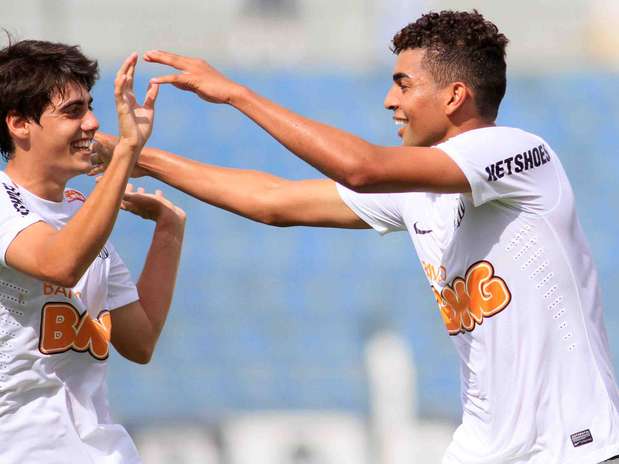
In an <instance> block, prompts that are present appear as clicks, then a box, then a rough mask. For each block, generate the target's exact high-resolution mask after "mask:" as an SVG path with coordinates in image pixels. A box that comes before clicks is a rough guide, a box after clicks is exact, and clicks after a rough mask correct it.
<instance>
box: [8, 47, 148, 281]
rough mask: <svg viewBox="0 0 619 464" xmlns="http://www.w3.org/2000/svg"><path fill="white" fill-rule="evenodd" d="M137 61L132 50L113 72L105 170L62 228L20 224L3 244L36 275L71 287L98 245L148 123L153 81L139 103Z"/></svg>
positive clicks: (12, 260)
mask: <svg viewBox="0 0 619 464" xmlns="http://www.w3.org/2000/svg"><path fill="white" fill-rule="evenodd" d="M136 62H137V55H136V54H133V55H132V56H130V57H129V58H127V60H125V62H124V63H123V65H122V66H121V67H120V69H119V71H118V73H117V75H116V80H115V84H114V95H115V101H116V111H117V115H118V124H119V129H120V134H121V135H120V141H119V143H118V144H117V145H116V147H115V148H114V156H113V159H112V161H111V162H110V165H109V167H108V170H107V171H106V173H105V175H104V176H103V178H102V179H101V181H100V182H99V183H98V184H97V186H96V187H95V189H94V190H93V192H92V193H91V194H90V195H89V196H88V199H87V200H86V202H85V203H84V205H83V206H82V207H81V208H80V210H79V211H78V212H77V213H76V215H75V216H74V217H73V218H71V220H70V221H69V222H68V223H67V225H66V226H65V227H63V228H62V229H60V230H56V229H54V228H53V227H52V226H50V225H49V224H47V223H44V222H38V223H35V224H33V225H31V226H29V227H27V228H26V229H24V230H22V231H21V232H20V233H19V234H18V235H17V236H16V237H15V238H14V239H13V241H12V242H11V244H10V245H9V246H8V248H7V251H6V256H5V258H6V262H7V264H8V265H9V266H11V267H13V268H14V269H17V270H18V271H20V272H23V273H25V274H28V275H30V276H33V277H35V278H37V279H40V280H45V281H48V282H52V283H55V284H58V285H62V286H65V287H73V286H74V285H75V284H76V283H77V281H78V280H79V279H80V278H81V276H82V275H83V274H84V272H85V271H86V269H87V268H88V266H90V264H91V263H92V261H93V260H94V259H95V257H96V256H97V254H98V253H99V251H100V250H101V248H103V246H104V244H105V242H106V241H107V239H108V237H109V235H110V233H111V231H112V227H113V225H114V222H115V220H116V216H117V214H118V209H119V206H120V202H121V199H122V197H123V192H124V190H125V186H126V185H127V180H128V178H129V175H130V173H131V170H132V169H133V166H134V164H135V162H136V159H137V157H138V155H139V153H140V150H141V149H142V147H143V146H144V143H145V142H146V140H147V139H148V136H149V135H150V132H151V129H152V121H153V112H154V103H155V99H156V96H157V86H156V85H154V86H151V87H150V88H149V90H148V92H147V95H146V100H145V102H144V106H139V105H138V104H137V103H136V101H135V96H134V94H133V75H134V72H135V65H136ZM89 111H90V110H89ZM7 173H9V168H8V167H7ZM9 175H10V173H9Z"/></svg>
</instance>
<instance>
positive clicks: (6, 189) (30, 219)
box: [0, 174, 43, 266]
mask: <svg viewBox="0 0 619 464" xmlns="http://www.w3.org/2000/svg"><path fill="white" fill-rule="evenodd" d="M39 221H43V219H42V218H41V216H39V215H38V214H36V213H35V212H33V211H31V210H30V208H29V207H28V205H26V203H25V202H24V200H23V198H22V196H21V194H20V192H19V188H18V187H16V186H15V185H14V184H13V183H12V182H11V181H10V180H9V179H8V178H7V177H6V176H5V175H4V174H3V175H2V176H0V262H1V264H2V265H3V266H7V264H6V250H7V248H8V247H9V245H10V244H11V242H12V241H13V240H14V239H15V237H16V236H17V234H19V233H20V232H21V231H22V230H24V229H25V228H27V227H29V226H31V225H32V224H34V223H35V222H39Z"/></svg>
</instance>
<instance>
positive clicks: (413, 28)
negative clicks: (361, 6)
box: [391, 10, 509, 121]
mask: <svg viewBox="0 0 619 464" xmlns="http://www.w3.org/2000/svg"><path fill="white" fill-rule="evenodd" d="M508 42H509V41H508V39H507V37H505V35H503V34H501V33H500V32H499V30H498V28H497V27H496V26H495V25H494V24H493V23H492V22H490V21H488V20H487V19H485V18H484V17H483V16H482V15H481V14H480V13H479V12H478V11H477V10H473V11H471V12H467V11H450V10H449V11H441V12H440V13H436V12H431V13H427V14H424V15H423V16H421V17H420V18H419V19H418V20H417V21H415V22H414V23H411V24H409V25H408V26H406V27H404V28H403V29H402V30H401V31H400V32H398V33H397V34H396V35H395V36H394V37H393V41H392V47H391V51H392V52H393V53H395V54H396V55H397V54H399V53H400V52H402V51H404V50H408V49H416V48H419V49H424V50H425V51H426V53H425V55H424V58H423V61H422V63H423V65H424V66H425V67H426V69H428V71H429V72H430V73H431V74H432V77H433V78H434V80H435V81H436V82H437V84H439V85H447V84H450V83H452V82H456V81H461V82H464V83H465V84H467V85H468V86H469V87H470V88H471V89H472V91H473V94H474V97H475V104H476V106H477V111H478V112H479V115H480V116H481V117H483V118H484V119H487V120H492V121H494V119H495V118H496V116H497V113H498V110H499V104H500V103H501V100H502V99H503V96H504V95H505V88H506V77H505V73H506V64H505V47H506V46H507V43H508Z"/></svg>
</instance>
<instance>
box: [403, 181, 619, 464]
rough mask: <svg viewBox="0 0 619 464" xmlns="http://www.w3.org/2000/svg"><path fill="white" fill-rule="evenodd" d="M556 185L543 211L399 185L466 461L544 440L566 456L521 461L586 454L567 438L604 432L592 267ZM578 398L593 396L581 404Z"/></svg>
mask: <svg viewBox="0 0 619 464" xmlns="http://www.w3.org/2000/svg"><path fill="white" fill-rule="evenodd" d="M560 174H561V176H563V175H564V174H563V173H562V171H561V173H560ZM562 182H564V185H563V186H562V187H563V192H562V193H561V195H560V197H557V198H558V200H557V202H556V204H555V205H554V206H553V207H552V208H548V211H547V212H546V213H545V214H530V213H525V212H523V211H521V210H520V209H518V208H515V207H514V206H513V205H510V204H509V202H505V203H503V202H500V201H491V202H488V203H485V204H483V205H481V206H478V207H475V206H474V205H473V202H472V199H471V196H470V195H468V194H461V195H434V194H410V195H411V201H410V211H409V212H408V214H406V215H405V221H406V225H407V228H408V231H409V233H410V235H411V238H412V240H413V243H414V245H415V247H416V250H417V253H418V255H419V258H420V260H421V263H422V266H423V269H424V272H425V274H426V276H427V278H428V281H429V283H430V285H431V287H432V291H433V292H434V295H435V297H436V299H437V302H438V307H439V313H440V315H441V317H442V319H443V322H444V324H445V327H446V329H447V331H448V333H449V334H450V335H451V338H452V341H453V342H454V344H455V346H456V349H457V350H458V353H459V356H460V359H461V380H462V394H463V408H464V417H465V419H464V425H463V430H468V431H469V432H470V433H464V434H463V433H461V434H460V435H461V436H462V435H464V436H465V438H464V440H466V441H467V443H468V445H464V446H462V448H461V449H458V455H460V456H462V455H466V454H467V453H470V457H471V459H472V460H471V461H470V462H476V463H478V462H479V463H482V462H487V463H491V462H501V459H505V456H518V455H519V454H521V453H523V452H527V453H533V454H535V453H536V451H535V450H536V447H538V448H539V450H543V452H547V450H548V448H544V447H543V446H538V444H537V443H539V442H540V441H542V442H543V441H544V440H547V441H548V442H550V443H553V444H552V445H545V446H549V447H550V448H553V449H554V450H561V451H556V452H558V453H563V452H567V453H573V454H567V455H561V456H560V457H558V456H553V455H544V454H542V455H541V456H542V457H540V458H539V459H541V460H539V461H534V460H532V461H531V462H564V461H565V462H570V460H572V459H573V458H574V456H575V455H576V456H578V453H586V452H587V451H586V447H580V446H579V447H575V446H574V447H573V446H572V444H571V443H570V440H571V437H572V436H578V434H579V433H584V434H589V433H591V434H593V437H594V438H595V437H596V436H597V437H599V438H602V437H604V438H606V437H608V436H609V435H611V436H612V433H610V430H611V429H612V428H613V427H614V425H613V424H614V421H615V419H616V417H611V416H609V415H608V414H607V410H608V405H609V396H610V397H611V401H616V396H617V395H616V387H614V385H615V384H614V380H613V379H612V367H611V366H610V361H609V359H608V357H607V352H608V348H607V346H606V340H605V332H604V329H603V327H602V325H601V322H600V319H601V307H600V303H599V295H598V292H599V289H598V287H597V277H596V271H595V267H594V265H593V262H592V259H591V256H590V253H589V250H588V247H587V243H586V241H585V239H584V236H583V234H582V231H581V229H580V225H579V224H578V220H577V218H576V215H575V211H574V201H573V195H572V192H571V188H570V187H569V183H567V179H566V178H562ZM592 337H593V338H595V340H593V341H592V340H591V338H592ZM609 389H610V390H611V391H610V392H609ZM613 389H614V391H612V390H613ZM583 398H599V402H598V403H597V404H596V400H592V402H593V403H591V404H590V406H591V407H590V408H589V409H588V411H587V412H583V411H582V410H581V409H580V408H578V407H575V404H577V403H578V402H579V401H581V400H582V399H583ZM542 405H543V406H542ZM532 424H533V426H532ZM471 437H477V438H478V439H480V440H481V442H476V440H475V439H471ZM455 443H456V444H457V445H462V443H461V442H457V441H456V442H455ZM469 446H470V448H469ZM471 450H472V451H471ZM476 450H477V451H476ZM482 450H483V451H482ZM525 450H526V451H525ZM566 450H567V451H566ZM476 452H480V453H481V455H486V456H487V460H484V458H480V455H479V454H476ZM493 452H496V453H497V454H496V455H493ZM540 452H542V451H540ZM553 452H555V451H553ZM583 455H584V454H583ZM492 459H494V461H493V460H492ZM544 459H546V461H544ZM557 459H563V460H564V461H561V460H559V461H557ZM523 462H524V461H523ZM526 462H528V461H526Z"/></svg>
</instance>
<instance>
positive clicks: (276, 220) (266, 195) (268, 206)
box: [251, 188, 295, 227]
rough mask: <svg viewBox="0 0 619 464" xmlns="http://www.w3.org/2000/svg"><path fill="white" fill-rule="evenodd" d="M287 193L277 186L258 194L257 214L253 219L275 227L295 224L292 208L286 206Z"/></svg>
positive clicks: (256, 199)
mask: <svg viewBox="0 0 619 464" xmlns="http://www.w3.org/2000/svg"><path fill="white" fill-rule="evenodd" d="M286 200H287V197H286V195H285V193H283V192H281V191H279V190H278V189H277V188H275V189H270V190H268V191H265V192H263V193H262V194H260V195H257V196H256V197H255V199H254V201H255V207H256V210H255V214H254V215H253V216H252V217H251V219H253V220H255V221H257V222H260V223H261V224H266V225H268V226H274V227H289V226H293V225H295V224H294V223H293V221H292V218H291V214H290V213H291V212H290V209H289V208H288V207H287V206H286Z"/></svg>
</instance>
